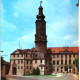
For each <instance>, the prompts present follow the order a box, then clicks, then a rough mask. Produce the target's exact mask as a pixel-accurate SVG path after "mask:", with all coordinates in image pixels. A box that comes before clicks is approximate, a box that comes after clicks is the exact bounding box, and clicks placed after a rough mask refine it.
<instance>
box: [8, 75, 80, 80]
mask: <svg viewBox="0 0 80 80" xmlns="http://www.w3.org/2000/svg"><path fill="white" fill-rule="evenodd" d="M7 80H79V79H78V77H77V76H76V75H75V74H63V75H62V76H61V77H57V76H56V77H54V76H48V77H47V76H46V77H44V76H43V77H41V76H7Z"/></svg>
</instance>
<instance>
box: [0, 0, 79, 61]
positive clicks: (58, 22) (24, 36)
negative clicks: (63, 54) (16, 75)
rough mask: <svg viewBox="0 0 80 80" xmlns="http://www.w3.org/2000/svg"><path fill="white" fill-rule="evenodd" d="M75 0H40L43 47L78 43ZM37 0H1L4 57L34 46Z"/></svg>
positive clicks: (8, 59)
mask: <svg viewBox="0 0 80 80" xmlns="http://www.w3.org/2000/svg"><path fill="white" fill-rule="evenodd" d="M77 2H78V1H77V0H42V7H43V13H44V15H45V21H46V34H47V41H48V43H47V47H64V46H65V45H66V46H69V47H70V46H72V47H75V46H79V45H78V44H79V37H78V36H79V25H78V24H79V10H78V9H79V7H76V4H77ZM39 6H40V0H1V50H2V51H3V53H1V55H2V56H3V58H4V60H6V61H8V62H9V61H10V54H11V53H12V52H13V51H15V50H16V49H19V45H20V48H21V49H31V48H33V47H35V43H34V40H35V36H34V35H35V31H36V27H35V26H36V25H35V21H36V15H37V14H38V8H39Z"/></svg>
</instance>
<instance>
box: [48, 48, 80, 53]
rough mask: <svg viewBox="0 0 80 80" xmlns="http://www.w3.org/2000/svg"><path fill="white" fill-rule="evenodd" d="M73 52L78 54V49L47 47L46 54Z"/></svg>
mask: <svg viewBox="0 0 80 80" xmlns="http://www.w3.org/2000/svg"><path fill="white" fill-rule="evenodd" d="M60 52H73V53H78V52H79V47H48V48H47V53H60Z"/></svg>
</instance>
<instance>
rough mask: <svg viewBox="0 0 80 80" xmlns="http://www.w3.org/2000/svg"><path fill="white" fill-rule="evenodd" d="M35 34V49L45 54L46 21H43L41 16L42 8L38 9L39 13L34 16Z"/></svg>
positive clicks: (42, 15)
mask: <svg viewBox="0 0 80 80" xmlns="http://www.w3.org/2000/svg"><path fill="white" fill-rule="evenodd" d="M36 18H37V20H36V22H35V23H36V34H35V49H36V50H38V51H42V52H44V53H46V49H47V36H46V21H45V20H44V18H45V16H44V14H43V8H42V6H41V2H40V7H39V13H38V15H37V16H36Z"/></svg>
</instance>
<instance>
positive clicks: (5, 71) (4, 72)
mask: <svg viewBox="0 0 80 80" xmlns="http://www.w3.org/2000/svg"><path fill="white" fill-rule="evenodd" d="M1 62H2V67H1V77H5V76H6V75H8V73H9V69H10V63H8V62H6V61H5V60H3V58H2V61H1Z"/></svg>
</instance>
